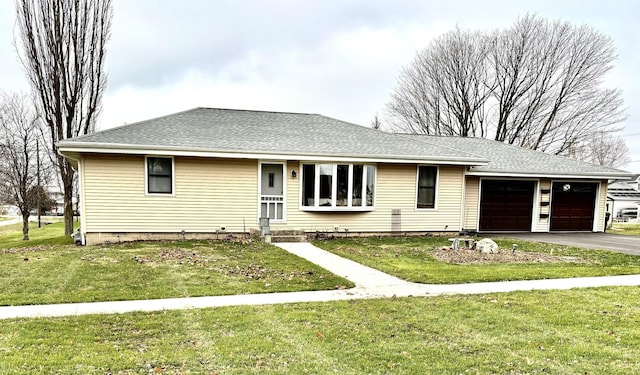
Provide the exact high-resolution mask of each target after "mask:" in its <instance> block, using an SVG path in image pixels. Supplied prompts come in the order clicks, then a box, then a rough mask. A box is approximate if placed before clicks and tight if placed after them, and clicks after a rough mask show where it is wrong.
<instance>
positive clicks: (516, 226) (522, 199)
mask: <svg viewBox="0 0 640 375" xmlns="http://www.w3.org/2000/svg"><path fill="white" fill-rule="evenodd" d="M534 191H535V182H534V181H513V180H485V181H482V191H481V197H480V230H481V231H530V230H531V218H532V209H533V196H534Z"/></svg>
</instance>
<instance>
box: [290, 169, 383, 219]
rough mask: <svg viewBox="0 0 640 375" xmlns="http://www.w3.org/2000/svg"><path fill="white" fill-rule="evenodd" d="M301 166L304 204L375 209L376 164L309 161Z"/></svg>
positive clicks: (323, 207)
mask: <svg viewBox="0 0 640 375" xmlns="http://www.w3.org/2000/svg"><path fill="white" fill-rule="evenodd" d="M301 169H302V182H301V189H302V194H301V196H302V202H301V205H302V207H303V208H305V207H306V208H315V209H319V210H322V209H334V208H335V209H364V210H367V209H373V204H374V193H375V179H376V167H375V166H374V165H366V164H347V163H318V164H312V163H305V164H303V165H302V168H301Z"/></svg>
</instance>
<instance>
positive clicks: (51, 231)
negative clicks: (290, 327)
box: [0, 223, 353, 373]
mask: <svg viewBox="0 0 640 375" xmlns="http://www.w3.org/2000/svg"><path fill="white" fill-rule="evenodd" d="M62 230H63V224H62V223H60V224H51V225H49V226H46V227H45V228H43V229H40V230H37V229H35V230H33V229H32V238H33V240H31V241H21V240H20V239H19V238H20V237H19V235H16V234H5V235H3V234H0V290H2V294H1V296H0V305H26V304H48V303H67V302H93V301H116V300H133V299H154V298H170V297H193V296H207V295H225V294H226V295H228V294H249V293H270V292H284V291H302V290H323V289H335V288H349V287H353V284H352V283H351V282H349V281H347V280H345V279H343V278H340V277H337V276H335V275H333V274H331V273H329V272H328V271H326V270H324V269H322V268H320V267H318V266H316V265H314V264H312V263H310V262H307V261H306V260H304V259H301V258H298V257H296V256H294V255H291V254H289V253H288V252H286V251H284V250H282V249H280V248H278V247H275V246H272V245H269V244H265V243H263V242H259V241H254V242H250V243H249V242H246V243H243V242H224V241H197V242H191V241H187V242H149V243H130V244H122V245H109V246H86V247H83V246H75V245H73V244H69V243H70V242H71V239H70V238H69V237H68V236H64V235H59V233H62ZM52 236H53V237H52ZM12 246H13V247H12ZM16 246H19V247H16ZM0 350H1V349H0ZM0 367H1V366H0ZM0 373H2V371H1V370H0Z"/></svg>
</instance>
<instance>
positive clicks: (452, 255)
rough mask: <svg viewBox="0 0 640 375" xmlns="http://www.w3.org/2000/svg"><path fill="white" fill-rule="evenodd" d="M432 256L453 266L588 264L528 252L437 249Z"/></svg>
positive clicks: (571, 259)
mask: <svg viewBox="0 0 640 375" xmlns="http://www.w3.org/2000/svg"><path fill="white" fill-rule="evenodd" d="M432 255H433V256H434V257H435V258H436V259H438V260H441V261H443V262H448V263H454V264H468V263H475V264H486V263H588V261H587V260H585V259H582V258H578V257H569V256H557V255H553V254H547V253H534V252H528V251H519V250H516V251H512V250H499V251H498V252H496V253H493V254H489V253H481V252H479V251H477V250H469V249H460V250H450V249H443V248H437V249H434V250H433V252H432Z"/></svg>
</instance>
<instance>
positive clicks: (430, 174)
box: [416, 166, 438, 208]
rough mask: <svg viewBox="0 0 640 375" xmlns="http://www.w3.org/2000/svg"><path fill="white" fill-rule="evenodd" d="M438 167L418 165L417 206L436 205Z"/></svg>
mask: <svg viewBox="0 0 640 375" xmlns="http://www.w3.org/2000/svg"><path fill="white" fill-rule="evenodd" d="M437 176H438V168H436V167H427V166H419V167H418V199H417V204H416V207H417V208H435V207H436V180H437Z"/></svg>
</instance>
